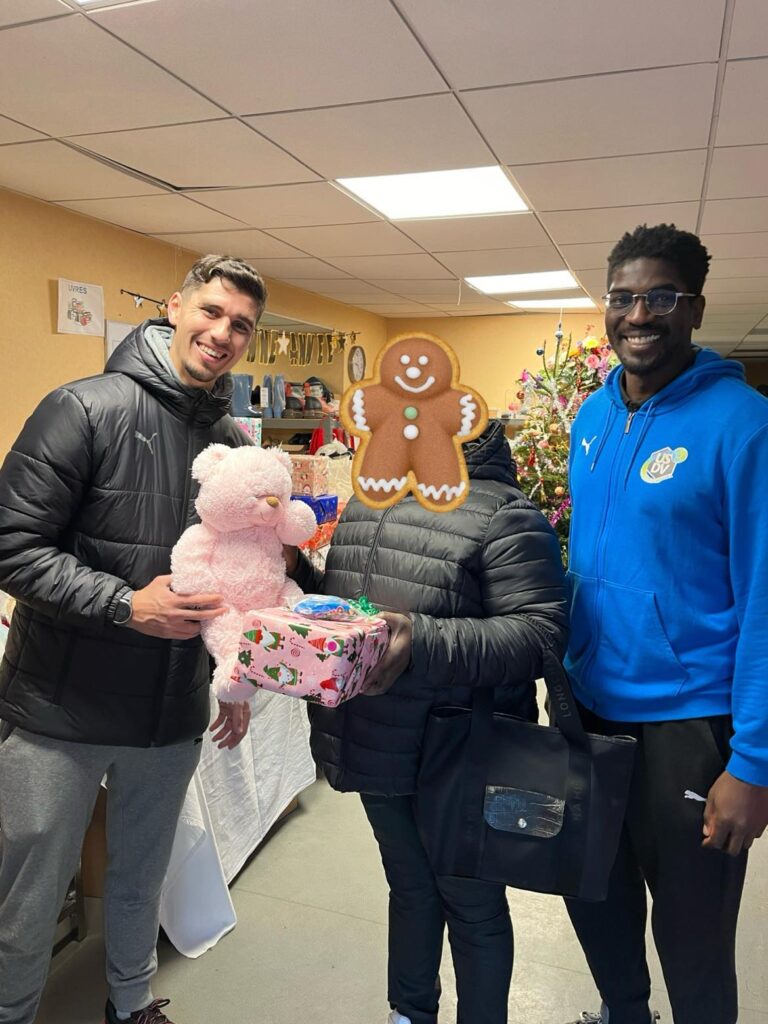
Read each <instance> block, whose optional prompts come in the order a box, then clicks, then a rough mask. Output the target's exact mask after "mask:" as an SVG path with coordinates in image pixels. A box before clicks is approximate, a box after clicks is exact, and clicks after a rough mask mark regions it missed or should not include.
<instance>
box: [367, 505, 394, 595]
mask: <svg viewBox="0 0 768 1024" xmlns="http://www.w3.org/2000/svg"><path fill="white" fill-rule="evenodd" d="M393 508H394V506H393V505H390V506H389V508H385V509H384V511H383V513H382V515H381V519H380V520H379V525H378V526H377V527H376V533H375V534H374V535H373V543H372V544H371V553H370V554H369V555H368V561H367V562H366V564H365V572H364V573H363V585H362V588H361V591H360V595H359V596H360V597H367V596H368V584H369V583H370V579H371V569H372V568H373V559H374V557H375V555H376V548H377V547H378V545H379V537H380V536H381V530H382V527H383V526H384V520H385V519H386V518H387V516H388V515H389V513H390V512H391V511H392V509H393Z"/></svg>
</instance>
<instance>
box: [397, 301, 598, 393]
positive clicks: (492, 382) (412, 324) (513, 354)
mask: <svg viewBox="0 0 768 1024" xmlns="http://www.w3.org/2000/svg"><path fill="white" fill-rule="evenodd" d="M557 319H558V315H557V313H535V314H524V315H519V316H476V317H471V316H467V317H450V318H446V319H443V318H439V317H438V318H435V317H428V318H425V319H423V320H389V321H388V338H394V337H396V336H397V335H398V334H402V333H404V332H406V331H426V332H427V333H428V334H435V335H437V337H438V338H442V340H443V341H445V342H447V344H449V345H450V346H451V348H452V349H453V350H454V352H455V353H456V355H457V357H458V360H459V364H460V366H461V378H462V382H463V383H465V384H467V385H468V386H469V387H473V388H475V390H477V391H479V392H480V394H481V395H482V396H483V398H485V400H486V402H487V403H488V407H489V409H492V410H493V409H498V410H499V411H500V412H503V411H504V410H505V409H506V407H507V403H508V401H509V397H511V399H512V400H513V401H515V394H516V393H517V383H516V382H517V379H518V377H519V376H520V372H521V371H522V370H524V369H528V370H531V371H533V372H535V371H536V370H537V369H538V368H539V366H540V364H541V357H540V356H537V355H536V349H537V348H539V347H540V346H541V345H542V344H543V342H544V341H545V340H547V341H548V344H547V352H548V353H549V352H550V351H553V350H554V332H555V331H556V330H557ZM590 324H591V325H593V328H594V331H595V332H597V334H598V336H600V335H602V330H603V322H602V315H601V314H600V313H599V312H598V311H595V312H594V313H593V314H590V315H589V316H584V315H583V314H578V315H577V314H573V315H571V316H569V315H564V317H563V331H564V332H565V336H566V338H567V337H568V334H569V333H570V334H572V336H573V341H574V342H576V341H579V340H580V339H581V338H583V337H585V336H586V334H587V327H588V326H589V325H590ZM590 333H593V332H590Z"/></svg>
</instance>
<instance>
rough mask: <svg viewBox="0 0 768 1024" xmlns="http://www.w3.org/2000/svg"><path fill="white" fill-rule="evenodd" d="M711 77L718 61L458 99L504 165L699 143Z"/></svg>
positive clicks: (705, 128)
mask: <svg viewBox="0 0 768 1024" xmlns="http://www.w3.org/2000/svg"><path fill="white" fill-rule="evenodd" d="M716 77H717V65H716V64H696V65H688V66H685V67H673V68H658V69H654V70H652V71H632V72H628V73H627V74H620V75H593V76H588V77H584V78H574V79H566V80H558V81H554V82H537V83H535V84H533V85H513V86H507V87H504V88H497V89H484V90H481V91H479V92H468V93H464V94H463V95H462V99H463V100H464V102H465V103H466V105H467V107H468V109H469V112H470V113H471V114H472V115H473V117H474V118H475V121H476V122H477V125H478V127H479V128H480V130H481V131H482V132H483V134H484V135H485V137H486V139H487V140H488V142H489V143H490V145H491V146H492V147H493V150H494V152H495V153H496V155H497V156H498V158H499V160H502V161H503V162H504V163H508V164H526V163H539V162H548V161H560V160H565V159H567V160H579V159H584V158H587V157H600V156H620V155H622V154H625V153H658V152H662V151H663V150H672V149H676V150H680V149H698V148H702V147H705V146H706V145H707V141H708V138H709V124H710V120H711V118H712V101H713V98H714V93H715V80H716ZM670 96H674V108H672V107H668V97H670ZM665 110H667V111H668V113H667V116H664V114H663V113H662V114H661V115H660V111H665ZM593 111H599V112H600V113H599V116H598V117H594V116H592V112H593ZM628 125H629V126H631V128H629V129H628V130H624V126H628Z"/></svg>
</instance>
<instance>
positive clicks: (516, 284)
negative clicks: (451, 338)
mask: <svg viewBox="0 0 768 1024" xmlns="http://www.w3.org/2000/svg"><path fill="white" fill-rule="evenodd" d="M464 280H465V281H466V282H467V284H469V285H471V286H472V287H473V288H476V289H477V290H478V291H479V292H484V293H485V294H486V295H505V294H508V295H514V294H515V293H525V292H553V291H557V290H558V289H559V288H578V287H579V285H578V283H577V281H576V278H575V277H574V276H573V274H571V273H570V272H569V271H568V270H548V271H546V272H545V273H543V274H491V275H490V276H488V277H465V278H464Z"/></svg>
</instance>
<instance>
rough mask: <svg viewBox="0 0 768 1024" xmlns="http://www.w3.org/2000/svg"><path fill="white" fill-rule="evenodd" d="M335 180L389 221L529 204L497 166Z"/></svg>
mask: <svg viewBox="0 0 768 1024" xmlns="http://www.w3.org/2000/svg"><path fill="white" fill-rule="evenodd" d="M337 183H338V184H339V185H341V186H342V187H343V188H345V189H346V190H347V191H348V192H351V193H352V195H353V196H354V197H355V198H357V199H362V201H363V202H364V203H367V204H368V205H369V206H372V207H373V208H374V210H378V211H379V213H383V214H384V216H385V217H389V219H390V220H416V219H423V218H427V217H472V216H478V215H482V214H488V213H517V212H520V211H521V210H527V209H528V207H527V206H526V205H525V203H524V202H523V200H522V199H521V197H520V196H519V195H518V194H517V192H516V191H515V189H514V188H513V187H512V183H511V182H510V180H509V178H508V177H507V176H506V174H505V173H504V172H503V171H502V169H501V168H500V167H470V168H467V169H466V170H459V171H426V172H424V173H422V174H381V175H376V177H373V178H338V179H337Z"/></svg>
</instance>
